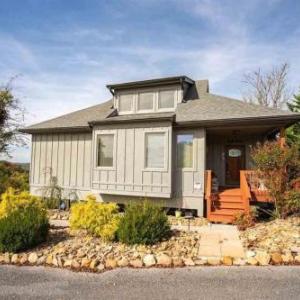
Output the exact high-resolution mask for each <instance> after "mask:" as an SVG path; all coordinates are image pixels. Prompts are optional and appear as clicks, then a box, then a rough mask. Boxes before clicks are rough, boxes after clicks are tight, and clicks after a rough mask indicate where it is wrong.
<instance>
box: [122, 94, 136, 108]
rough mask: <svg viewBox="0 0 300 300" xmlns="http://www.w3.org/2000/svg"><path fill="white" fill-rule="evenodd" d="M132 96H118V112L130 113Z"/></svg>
mask: <svg viewBox="0 0 300 300" xmlns="http://www.w3.org/2000/svg"><path fill="white" fill-rule="evenodd" d="M132 102H133V95H131V94H128V95H120V96H119V111H132Z"/></svg>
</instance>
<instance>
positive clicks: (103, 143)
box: [97, 134, 114, 167]
mask: <svg viewBox="0 0 300 300" xmlns="http://www.w3.org/2000/svg"><path fill="white" fill-rule="evenodd" d="M97 151H98V152H97V153H98V162H97V165H98V167H112V166H113V151H114V135H113V134H100V135H98V137H97Z"/></svg>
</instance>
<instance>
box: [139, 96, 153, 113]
mask: <svg viewBox="0 0 300 300" xmlns="http://www.w3.org/2000/svg"><path fill="white" fill-rule="evenodd" d="M138 109H139V110H153V93H140V94H139V99H138Z"/></svg>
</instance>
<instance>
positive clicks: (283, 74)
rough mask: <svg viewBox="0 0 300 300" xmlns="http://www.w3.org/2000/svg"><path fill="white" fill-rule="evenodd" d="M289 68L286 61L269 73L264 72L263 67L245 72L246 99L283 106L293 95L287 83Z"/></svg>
mask: <svg viewBox="0 0 300 300" xmlns="http://www.w3.org/2000/svg"><path fill="white" fill-rule="evenodd" d="M288 70H289V65H288V64H287V63H284V64H282V65H280V66H275V67H273V68H272V70H271V71H270V72H268V73H262V71H261V69H258V70H257V71H253V72H250V73H247V74H245V75H244V80H243V82H244V84H245V85H246V91H245V92H244V96H243V99H244V101H245V102H248V103H255V104H260V105H263V106H267V107H273V108H282V107H283V106H284V105H285V104H286V103H287V102H288V100H289V99H290V97H291V92H290V91H289V90H288V85H287V76H288Z"/></svg>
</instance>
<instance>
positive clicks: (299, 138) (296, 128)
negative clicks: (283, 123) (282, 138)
mask: <svg viewBox="0 0 300 300" xmlns="http://www.w3.org/2000/svg"><path fill="white" fill-rule="evenodd" d="M287 105H288V108H289V109H290V111H292V112H297V113H300V92H299V94H298V95H294V99H293V101H292V102H290V103H287ZM286 137H287V143H288V144H289V145H291V144H292V143H297V144H298V145H300V122H298V123H296V124H294V125H292V126H291V127H289V128H287V130H286Z"/></svg>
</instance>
